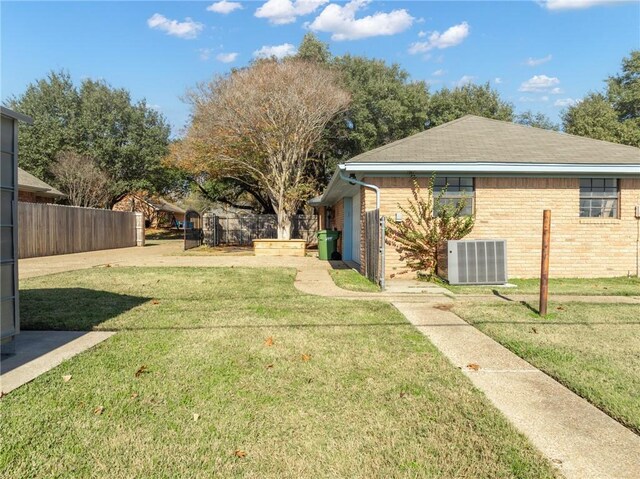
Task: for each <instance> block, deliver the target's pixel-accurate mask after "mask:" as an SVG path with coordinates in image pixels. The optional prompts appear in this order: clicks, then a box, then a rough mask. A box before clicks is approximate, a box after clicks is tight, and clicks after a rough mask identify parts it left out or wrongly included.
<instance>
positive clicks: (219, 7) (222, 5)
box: [207, 0, 242, 15]
mask: <svg viewBox="0 0 640 479" xmlns="http://www.w3.org/2000/svg"><path fill="white" fill-rule="evenodd" d="M241 9H242V4H241V3H240V2H228V1H227V0H221V1H220V2H215V3H212V4H211V5H209V6H208V7H207V11H209V12H215V13H221V14H223V15H227V14H228V13H231V12H233V11H234V10H241Z"/></svg>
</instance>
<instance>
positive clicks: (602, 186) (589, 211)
mask: <svg viewBox="0 0 640 479" xmlns="http://www.w3.org/2000/svg"><path fill="white" fill-rule="evenodd" d="M580 216H581V217H583V218H617V217H618V180H617V179H615V178H580Z"/></svg>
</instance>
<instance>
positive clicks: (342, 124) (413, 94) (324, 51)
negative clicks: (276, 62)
mask: <svg viewBox="0 0 640 479" xmlns="http://www.w3.org/2000/svg"><path fill="white" fill-rule="evenodd" d="M297 58H298V59H301V60H305V61H310V62H318V63H322V64H324V65H325V66H327V67H329V68H331V69H333V70H335V71H337V72H338V75H339V78H340V79H341V81H342V83H343V86H344V88H345V89H346V90H347V91H348V92H349V93H350V94H351V104H350V106H349V109H348V110H347V111H346V112H344V113H343V114H342V115H340V116H339V117H337V118H335V119H334V120H333V121H332V122H331V123H330V124H329V125H328V127H327V129H326V131H325V134H324V136H323V141H322V143H321V144H320V145H319V147H318V149H317V151H316V154H317V155H318V156H319V157H320V158H322V159H324V162H320V163H317V164H316V165H315V166H316V167H319V166H320V165H322V166H323V168H324V169H323V171H324V173H329V172H330V171H332V170H333V167H334V166H335V163H336V162H337V161H342V160H346V159H349V158H351V157H353V156H355V155H358V154H360V153H363V152H365V151H367V150H370V149H372V148H376V147H378V146H382V145H384V144H386V143H389V142H391V141H395V140H399V139H401V138H404V137H406V136H409V135H412V134H414V133H418V132H420V131H422V130H424V128H425V124H426V119H427V102H428V100H429V91H428V85H427V84H426V83H425V82H424V81H413V80H411V79H410V77H409V74H408V72H407V71H405V70H403V69H402V68H401V67H400V66H399V65H397V64H393V65H389V64H387V63H385V62H384V61H383V60H376V59H372V58H367V57H361V56H353V55H349V54H347V55H343V56H338V57H333V56H332V55H331V52H330V51H329V47H328V45H327V44H326V43H324V42H321V41H320V40H318V38H317V37H316V36H315V35H314V34H313V33H307V34H306V35H305V36H304V38H303V40H302V43H301V44H300V47H299V48H298V54H297ZM321 174H322V173H321Z"/></svg>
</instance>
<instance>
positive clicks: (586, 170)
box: [344, 162, 640, 176]
mask: <svg viewBox="0 0 640 479" xmlns="http://www.w3.org/2000/svg"><path fill="white" fill-rule="evenodd" d="M344 169H345V171H346V172H352V173H357V172H361V173H365V172H366V173H438V172H447V173H466V174H469V173H479V174H492V173H494V174H501V175H504V174H518V175H526V174H532V175H541V174H549V175H563V174H564V175H582V174H608V175H629V176H640V164H639V165H633V164H611V163H599V164H595V163H594V164H589V163H566V164H565V163H494V162H468V163H467V162H465V163H463V162H433V163H432V162H422V163H419V162H386V163H382V162H361V163H347V164H345V165H344Z"/></svg>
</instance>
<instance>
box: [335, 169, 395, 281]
mask: <svg viewBox="0 0 640 479" xmlns="http://www.w3.org/2000/svg"><path fill="white" fill-rule="evenodd" d="M338 168H339V172H338V173H339V176H340V179H341V180H342V181H346V182H347V183H350V184H356V185H360V186H364V187H365V188H369V189H371V190H373V191H374V192H375V194H376V209H377V210H378V215H379V214H380V188H379V187H378V186H376V185H372V184H369V183H365V182H364V181H360V180H358V179H357V178H350V177H349V176H347V175H346V174H345V166H344V165H338ZM379 226H380V230H381V241H380V250H379V252H380V289H381V290H382V291H384V276H385V268H384V263H385V254H384V249H385V248H384V245H385V235H386V231H385V222H384V218H382V217H380V225H379Z"/></svg>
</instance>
